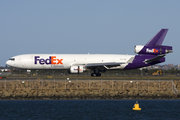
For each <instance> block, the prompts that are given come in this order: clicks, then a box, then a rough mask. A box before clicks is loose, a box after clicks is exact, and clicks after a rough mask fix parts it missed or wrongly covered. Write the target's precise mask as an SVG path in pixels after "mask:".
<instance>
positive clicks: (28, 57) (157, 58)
mask: <svg viewBox="0 0 180 120" xmlns="http://www.w3.org/2000/svg"><path fill="white" fill-rule="evenodd" d="M167 31H168V29H161V30H160V31H159V32H158V33H157V34H156V35H155V36H154V37H153V38H152V39H151V40H150V41H149V42H148V43H146V44H145V45H144V46H142V45H136V46H135V49H134V52H135V53H137V55H121V54H24V55H18V56H14V57H11V58H10V59H9V60H8V61H7V62H6V64H7V65H9V66H12V67H16V68H21V69H27V70H31V69H36V70H38V69H67V70H68V71H69V72H70V73H83V72H84V71H86V70H92V71H93V73H92V74H91V76H101V73H102V72H106V71H107V70H112V69H136V68H141V67H147V66H151V65H154V64H158V63H162V62H165V55H166V54H168V53H171V52H172V46H164V45H162V42H163V40H164V38H165V36H166V33H167Z"/></svg>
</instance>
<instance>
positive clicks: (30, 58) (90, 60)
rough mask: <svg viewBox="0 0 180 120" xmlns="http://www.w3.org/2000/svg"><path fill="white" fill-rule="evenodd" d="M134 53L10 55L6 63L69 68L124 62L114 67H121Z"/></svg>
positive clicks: (19, 65) (42, 67) (15, 65)
mask: <svg viewBox="0 0 180 120" xmlns="http://www.w3.org/2000/svg"><path fill="white" fill-rule="evenodd" d="M132 57H133V58H134V55H118V54H25V55H18V56H14V57H12V58H11V59H10V60H8V61H7V62H6V64H7V65H9V66H13V67H17V68H23V69H69V68H70V67H71V66H73V65H82V66H84V65H86V64H96V63H111V62H115V63H124V64H122V65H120V66H117V67H115V68H117V69H123V68H124V67H125V66H126V65H127V64H126V63H127V61H128V60H130V58H132Z"/></svg>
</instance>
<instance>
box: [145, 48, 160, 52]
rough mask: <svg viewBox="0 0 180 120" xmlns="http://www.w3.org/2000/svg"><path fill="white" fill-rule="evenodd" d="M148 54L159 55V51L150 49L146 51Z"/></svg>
mask: <svg viewBox="0 0 180 120" xmlns="http://www.w3.org/2000/svg"><path fill="white" fill-rule="evenodd" d="M146 52H148V53H158V50H156V49H151V50H150V49H149V48H147V49H146Z"/></svg>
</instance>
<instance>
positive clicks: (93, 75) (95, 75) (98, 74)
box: [91, 68, 101, 77]
mask: <svg viewBox="0 0 180 120" xmlns="http://www.w3.org/2000/svg"><path fill="white" fill-rule="evenodd" d="M99 72H100V70H99V69H98V68H96V69H95V70H94V73H92V74H91V76H92V77H100V76H101V73H99Z"/></svg>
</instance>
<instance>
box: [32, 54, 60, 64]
mask: <svg viewBox="0 0 180 120" xmlns="http://www.w3.org/2000/svg"><path fill="white" fill-rule="evenodd" d="M34 59H35V60H34V64H38V62H39V64H41V65H44V64H47V65H49V64H53V65H58V64H63V63H62V60H63V59H56V56H49V58H48V59H43V58H41V59H40V56H35V57H34Z"/></svg>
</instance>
